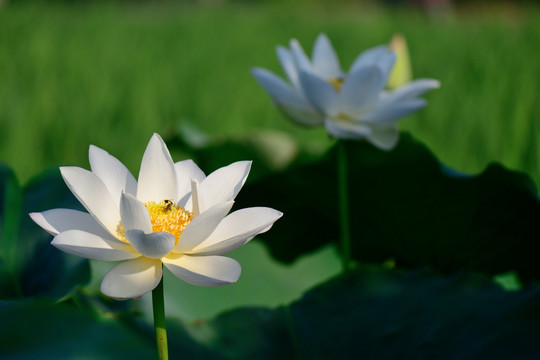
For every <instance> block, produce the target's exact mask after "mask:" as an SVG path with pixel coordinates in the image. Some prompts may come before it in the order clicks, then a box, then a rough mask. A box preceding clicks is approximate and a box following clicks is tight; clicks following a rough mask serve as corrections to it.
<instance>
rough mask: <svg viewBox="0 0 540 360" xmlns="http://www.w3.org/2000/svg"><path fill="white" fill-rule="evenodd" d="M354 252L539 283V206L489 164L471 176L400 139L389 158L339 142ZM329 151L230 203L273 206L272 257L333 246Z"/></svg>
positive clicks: (529, 186) (519, 183)
mask: <svg viewBox="0 0 540 360" xmlns="http://www.w3.org/2000/svg"><path fill="white" fill-rule="evenodd" d="M346 149H347V153H348V160H349V190H350V191H349V200H350V212H351V224H352V228H351V232H352V238H353V245H352V246H353V253H354V254H353V255H354V257H355V258H356V259H358V260H362V261H378V262H382V261H385V260H388V259H394V260H395V261H396V263H397V264H398V265H402V266H410V267H421V266H430V267H433V268H435V269H438V270H439V271H442V272H445V273H448V272H454V271H460V270H476V271H481V272H485V273H489V274H497V273H502V272H507V271H511V270H515V271H517V273H518V274H519V275H520V276H521V277H522V278H523V279H525V280H527V279H531V278H535V279H540V267H539V266H537V265H536V263H537V262H536V254H538V253H539V252H540V242H539V241H537V239H538V238H540V233H539V231H538V222H539V221H540V203H539V201H538V199H537V194H536V189H535V186H534V184H533V182H532V181H531V179H530V178H529V177H527V176H526V175H524V174H520V173H517V172H512V171H509V170H506V169H504V168H503V167H502V166H500V165H497V164H494V165H491V166H489V167H488V168H487V169H486V170H485V171H484V172H483V173H481V174H479V175H477V176H466V175H461V174H457V173H452V172H450V171H448V169H446V168H445V167H443V166H441V164H440V163H439V162H438V161H437V159H436V158H435V157H434V156H433V155H432V154H431V153H430V152H429V150H428V149H427V148H426V147H425V146H423V145H421V144H419V143H418V142H416V141H415V140H413V139H412V138H411V137H410V136H408V135H406V134H404V135H403V136H402V138H401V140H400V143H399V145H398V146H397V147H396V148H395V149H394V150H392V151H390V152H384V151H380V150H378V149H376V148H374V147H372V146H370V145H369V144H367V143H364V142H347V143H346ZM336 164H337V162H336V151H335V149H332V151H330V152H329V153H328V154H327V156H326V157H325V158H323V159H321V160H320V161H319V162H317V163H313V164H311V165H304V166H297V167H291V168H290V169H289V170H287V171H283V172H281V173H278V174H274V175H272V176H268V177H266V178H263V179H260V180H259V181H257V182H255V183H250V184H247V185H246V186H245V188H244V189H243V190H242V191H241V192H240V194H239V196H238V198H237V200H238V201H237V205H238V206H239V207H244V206H246V205H248V204H250V206H252V205H253V204H257V205H264V206H270V207H274V208H276V209H279V210H281V211H283V212H284V217H283V218H282V219H281V220H280V221H278V222H277V223H276V224H275V226H274V227H273V228H272V231H270V232H269V233H268V235H265V236H264V237H263V238H264V239H265V243H266V244H267V245H268V247H269V249H270V251H271V252H272V254H273V255H274V256H275V257H276V258H277V259H279V260H281V261H285V262H290V261H293V260H294V259H296V258H297V257H298V256H299V255H301V254H304V253H307V252H310V251H313V250H315V249H317V248H319V247H320V246H322V245H324V244H327V243H330V242H336V241H337V239H338V237H339V228H338V221H339V213H338V206H337V180H336V166H337V165H336Z"/></svg>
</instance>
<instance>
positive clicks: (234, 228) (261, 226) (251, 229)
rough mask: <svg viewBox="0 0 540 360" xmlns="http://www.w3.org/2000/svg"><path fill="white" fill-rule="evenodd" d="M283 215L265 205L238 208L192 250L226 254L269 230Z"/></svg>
mask: <svg viewBox="0 0 540 360" xmlns="http://www.w3.org/2000/svg"><path fill="white" fill-rule="evenodd" d="M282 215H283V213H281V212H279V211H277V210H274V209H271V208H264V207H253V208H247V209H241V210H237V211H235V212H233V213H232V214H230V215H228V216H227V217H226V218H225V219H223V221H221V223H220V224H219V225H218V227H217V228H216V229H215V230H214V232H213V233H212V234H211V235H210V236H209V237H208V238H207V239H206V240H205V241H203V242H202V243H201V244H199V245H198V246H197V247H195V248H194V249H192V250H191V251H190V252H191V253H193V254H198V255H201V254H204V255H222V254H226V253H228V252H230V251H232V250H234V249H236V248H238V247H240V246H242V245H244V244H245V243H247V242H248V241H249V240H251V239H252V238H253V237H254V236H256V235H257V234H260V233H262V232H265V231H268V230H269V229H270V228H271V227H272V225H273V224H274V222H275V221H276V220H277V219H279V218H280V217H281V216H282Z"/></svg>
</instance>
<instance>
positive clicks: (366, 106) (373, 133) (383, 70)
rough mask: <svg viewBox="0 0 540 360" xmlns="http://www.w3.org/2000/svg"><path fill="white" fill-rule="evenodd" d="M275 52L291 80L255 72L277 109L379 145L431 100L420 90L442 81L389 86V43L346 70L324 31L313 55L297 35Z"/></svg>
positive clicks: (388, 144)
mask: <svg viewBox="0 0 540 360" xmlns="http://www.w3.org/2000/svg"><path fill="white" fill-rule="evenodd" d="M277 55H278V58H279V61H280V62H281V66H282V67H283V70H284V71H285V74H286V75H287V78H288V80H289V81H288V82H286V81H284V80H283V79H281V78H279V77H278V76H277V75H275V74H273V73H272V72H270V71H268V70H265V69H261V68H254V69H252V73H253V75H254V76H255V78H256V79H257V81H258V82H259V83H260V85H261V86H262V87H263V88H264V89H265V90H266V91H267V92H268V93H269V94H270V96H271V97H272V99H273V100H274V102H275V104H276V106H277V107H278V108H279V109H281V110H282V111H283V112H284V113H285V114H286V115H287V116H288V117H290V118H291V119H292V120H294V121H295V122H297V123H299V124H301V125H306V126H318V125H323V124H324V125H325V127H326V129H327V131H328V132H329V133H330V135H332V136H334V137H336V138H342V139H366V140H367V141H369V142H371V143H372V144H374V145H375V146H377V147H379V148H381V149H387V150H388V149H391V148H393V147H394V146H395V145H396V143H397V140H398V136H399V131H398V128H397V125H396V124H395V122H396V121H397V120H398V119H399V118H401V117H403V116H406V115H409V114H410V113H412V112H414V111H416V110H418V109H420V108H422V107H424V106H425V105H426V104H427V102H426V100H424V99H421V98H419V96H420V95H422V94H423V93H425V92H426V91H428V90H430V89H434V88H437V87H439V86H440V84H439V82H438V81H437V80H432V79H420V80H416V81H412V82H410V83H408V84H406V85H404V86H401V87H400V88H398V89H396V90H394V91H385V89H384V88H385V86H386V84H387V82H388V78H389V76H390V72H391V70H392V68H393V66H394V62H395V60H396V55H395V53H394V52H393V51H391V50H389V48H388V46H386V45H381V46H378V47H375V48H372V49H369V50H367V51H365V52H364V53H362V54H361V55H360V56H358V58H357V59H356V60H355V61H354V62H353V64H352V66H351V68H350V69H349V72H348V73H347V74H346V73H344V72H343V71H342V70H341V66H340V64H339V60H338V58H337V56H336V53H335V51H334V48H333V47H332V44H331V43H330V41H329V40H328V38H327V37H326V35H324V34H321V35H319V37H318V38H317V40H316V42H315V46H314V48H313V55H312V59H311V60H310V59H309V58H308V57H307V56H306V54H305V53H304V50H303V49H302V47H301V46H300V44H299V43H298V41H296V40H295V39H293V40H291V42H290V48H289V49H287V48H284V47H282V46H278V47H277Z"/></svg>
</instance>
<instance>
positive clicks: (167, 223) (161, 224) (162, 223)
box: [144, 200, 193, 243]
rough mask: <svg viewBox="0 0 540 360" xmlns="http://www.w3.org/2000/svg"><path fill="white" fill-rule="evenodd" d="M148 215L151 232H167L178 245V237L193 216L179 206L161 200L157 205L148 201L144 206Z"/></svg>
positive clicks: (169, 201)
mask: <svg viewBox="0 0 540 360" xmlns="http://www.w3.org/2000/svg"><path fill="white" fill-rule="evenodd" d="M144 205H145V206H146V209H147V210H148V213H149V214H150V222H151V223H152V231H153V232H162V231H164V232H168V233H169V234H173V235H174V237H175V238H176V242H175V243H178V239H180V235H182V232H183V231H184V229H185V228H186V226H188V224H189V223H190V222H191V220H193V214H191V213H190V212H189V211H187V210H185V209H184V208H182V207H181V206H176V205H174V203H173V202H172V201H171V200H162V201H160V202H159V203H155V202H154V201H149V202H147V203H145V204H144Z"/></svg>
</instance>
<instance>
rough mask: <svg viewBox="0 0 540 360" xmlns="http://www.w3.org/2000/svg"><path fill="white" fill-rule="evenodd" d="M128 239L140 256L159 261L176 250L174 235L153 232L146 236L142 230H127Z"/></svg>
mask: <svg viewBox="0 0 540 360" xmlns="http://www.w3.org/2000/svg"><path fill="white" fill-rule="evenodd" d="M126 239H128V240H129V242H130V243H131V245H133V247H134V248H135V250H137V252H139V253H140V254H142V255H144V256H146V257H149V258H152V259H159V258H162V257H163V256H165V255H167V254H168V253H170V252H171V251H172V249H173V248H174V242H175V238H174V235H172V234H169V233H167V232H153V233H150V234H145V233H144V232H143V231H141V230H127V231H126Z"/></svg>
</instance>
